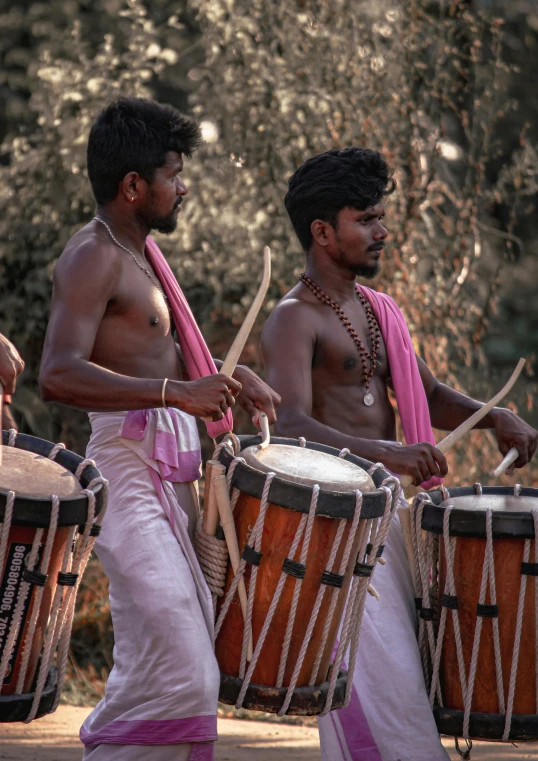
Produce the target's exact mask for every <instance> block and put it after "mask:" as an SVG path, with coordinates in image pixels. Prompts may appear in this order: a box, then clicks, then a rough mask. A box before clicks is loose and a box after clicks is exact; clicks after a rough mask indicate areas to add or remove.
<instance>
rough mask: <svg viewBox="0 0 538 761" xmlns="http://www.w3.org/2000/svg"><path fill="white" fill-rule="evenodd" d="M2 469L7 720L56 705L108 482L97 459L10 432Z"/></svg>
mask: <svg viewBox="0 0 538 761" xmlns="http://www.w3.org/2000/svg"><path fill="white" fill-rule="evenodd" d="M2 436H3V439H2V441H3V444H4V445H6V444H7V445H8V446H3V447H2V467H1V468H0V722H11V721H31V720H32V719H34V718H38V717H40V716H43V715H44V714H46V713H50V712H51V711H53V710H55V708H56V706H57V704H58V702H59V699H60V692H61V687H62V683H63V679H64V676H65V667H66V661H67V653H68V648H69V638H70V632H71V623H72V619H73V613H74V607H75V596H76V590H77V587H78V584H79V582H80V579H81V577H82V573H83V571H84V567H85V565H86V562H87V560H88V558H89V555H90V552H91V549H92V546H93V543H94V541H95V537H96V536H97V535H98V533H99V529H100V523H101V520H102V517H103V515H104V511H105V507H106V497H107V484H106V481H105V480H104V479H103V478H101V476H100V474H99V472H98V470H97V469H96V468H95V464H94V463H93V462H92V461H91V460H84V459H83V458H82V457H79V456H78V455H76V454H74V453H73V452H69V451H67V450H66V449H65V448H64V446H63V444H57V445H54V444H52V443H51V442H48V441H43V440H41V439H38V438H34V437H33V436H26V435H23V434H19V435H17V434H16V432H15V431H9V432H8V431H3V432H2Z"/></svg>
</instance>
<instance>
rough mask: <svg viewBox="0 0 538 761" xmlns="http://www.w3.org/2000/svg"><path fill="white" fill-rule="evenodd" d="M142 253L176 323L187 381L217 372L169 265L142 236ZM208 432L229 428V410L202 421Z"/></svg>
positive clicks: (151, 243) (214, 434)
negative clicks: (143, 250)
mask: <svg viewBox="0 0 538 761" xmlns="http://www.w3.org/2000/svg"><path fill="white" fill-rule="evenodd" d="M146 256H147V258H148V261H149V263H150V264H151V266H152V267H153V270H154V272H155V274H156V275H157V278H158V280H159V282H160V284H161V285H162V287H163V290H164V292H165V293H166V296H167V298H168V303H169V305H170V310H171V312H172V317H173V320H174V323H175V326H176V330H177V335H178V340H179V346H180V348H181V353H182V355H183V360H184V362H185V365H186V367H187V372H188V373H189V378H190V379H191V380H198V378H204V377H205V376H206V375H213V374H215V373H216V372H217V368H216V367H215V363H214V362H213V358H212V357H211V354H210V353H209V349H208V348H207V345H206V342H205V341H204V338H203V336H202V334H201V332H200V328H199V327H198V325H197V324H196V320H195V319H194V315H193V313H192V312H191V308H190V307H189V305H188V303H187V299H186V298H185V296H184V295H183V291H182V290H181V288H180V287H179V283H178V282H177V280H176V278H175V277H174V274H173V272H172V270H171V269H170V265H169V264H168V262H167V261H166V259H165V258H164V255H163V253H162V251H161V249H160V248H159V246H158V245H157V244H156V243H155V241H154V240H153V238H150V237H149V236H148V238H147V239H146ZM206 428H207V432H208V434H209V435H210V436H211V438H213V439H214V438H216V437H217V436H219V435H220V434H221V433H227V432H228V431H231V430H232V429H233V417H232V413H231V411H230V410H228V412H227V414H226V416H225V417H224V418H223V419H222V420H219V421H218V423H206Z"/></svg>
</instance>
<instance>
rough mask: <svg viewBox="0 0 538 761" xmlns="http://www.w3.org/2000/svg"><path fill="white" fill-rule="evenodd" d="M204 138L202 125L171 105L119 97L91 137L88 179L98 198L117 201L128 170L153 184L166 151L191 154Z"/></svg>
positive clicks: (105, 110) (99, 118) (96, 123)
mask: <svg viewBox="0 0 538 761" xmlns="http://www.w3.org/2000/svg"><path fill="white" fill-rule="evenodd" d="M200 140H201V134H200V128H199V127H198V125H197V124H196V123H195V122H194V121H192V120H190V119H187V118H186V117H185V116H182V115H181V114H180V113H179V111H176V109H175V108H172V106H164V105H161V104H160V103H156V102H155V101H152V100H144V99H143V98H123V97H122V98H118V99H117V100H115V101H113V102H112V103H111V104H110V105H109V106H107V107H106V108H105V109H103V110H102V111H101V113H100V114H99V116H98V117H97V119H96V120H95V122H94V124H93V126H92V128H91V131H90V137H89V139H88V154H87V156H88V176H89V178H90V182H91V185H92V190H93V194H94V196H95V200H96V201H97V203H99V204H105V203H109V202H110V201H113V200H114V198H116V196H117V195H118V186H119V184H120V182H121V181H122V179H123V178H124V177H125V175H126V174H128V173H129V172H137V173H138V174H139V175H140V176H141V177H142V178H143V179H144V180H146V182H152V181H153V179H154V177H155V170H156V169H158V168H159V167H161V166H164V164H165V162H166V154H167V153H168V151H176V152H177V153H181V154H182V155H184V156H191V155H192V154H193V152H194V151H195V150H196V148H198V146H199V145H200Z"/></svg>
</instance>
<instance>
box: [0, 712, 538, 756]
mask: <svg viewBox="0 0 538 761" xmlns="http://www.w3.org/2000/svg"><path fill="white" fill-rule="evenodd" d="M89 711H90V709H89V708H75V707H74V706H66V705H62V706H60V707H59V709H58V710H57V711H56V713H55V714H53V715H51V716H45V717H44V718H43V719H39V720H38V721H36V722H34V723H33V724H30V725H28V726H27V725H25V724H3V725H2V726H0V760H1V761H80V758H81V756H82V746H81V745H80V742H79V740H78V730H79V727H80V725H81V724H82V722H83V721H84V719H85V718H86V716H87V715H88V713H89ZM219 737H220V740H219V742H218V744H217V746H216V752H215V758H216V761H276V759H279V761H321V755H320V752H319V742H318V731H317V729H316V728H314V727H298V726H293V725H289V724H277V723H273V722H258V721H238V720H237V719H219ZM443 743H444V745H445V747H446V748H447V750H448V752H449V753H450V758H451V761H458V759H459V756H458V755H457V753H456V752H455V750H454V742H453V740H452V739H449V738H447V739H446V740H443ZM417 745H418V747H420V738H417ZM140 758H141V761H143V756H141V757H140ZM472 759H473V761H474V760H475V759H476V761H485V760H486V759H488V760H489V761H538V743H532V744H529V745H521V746H520V747H519V748H514V747H512V746H504V745H497V744H490V743H476V744H475V747H474V749H473V753H472Z"/></svg>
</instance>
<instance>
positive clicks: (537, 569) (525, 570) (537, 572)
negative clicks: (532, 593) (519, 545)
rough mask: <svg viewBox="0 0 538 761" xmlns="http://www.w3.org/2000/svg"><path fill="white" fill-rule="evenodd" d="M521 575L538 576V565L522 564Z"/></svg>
mask: <svg viewBox="0 0 538 761" xmlns="http://www.w3.org/2000/svg"><path fill="white" fill-rule="evenodd" d="M521 573H522V574H524V575H525V576H538V563H521Z"/></svg>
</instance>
